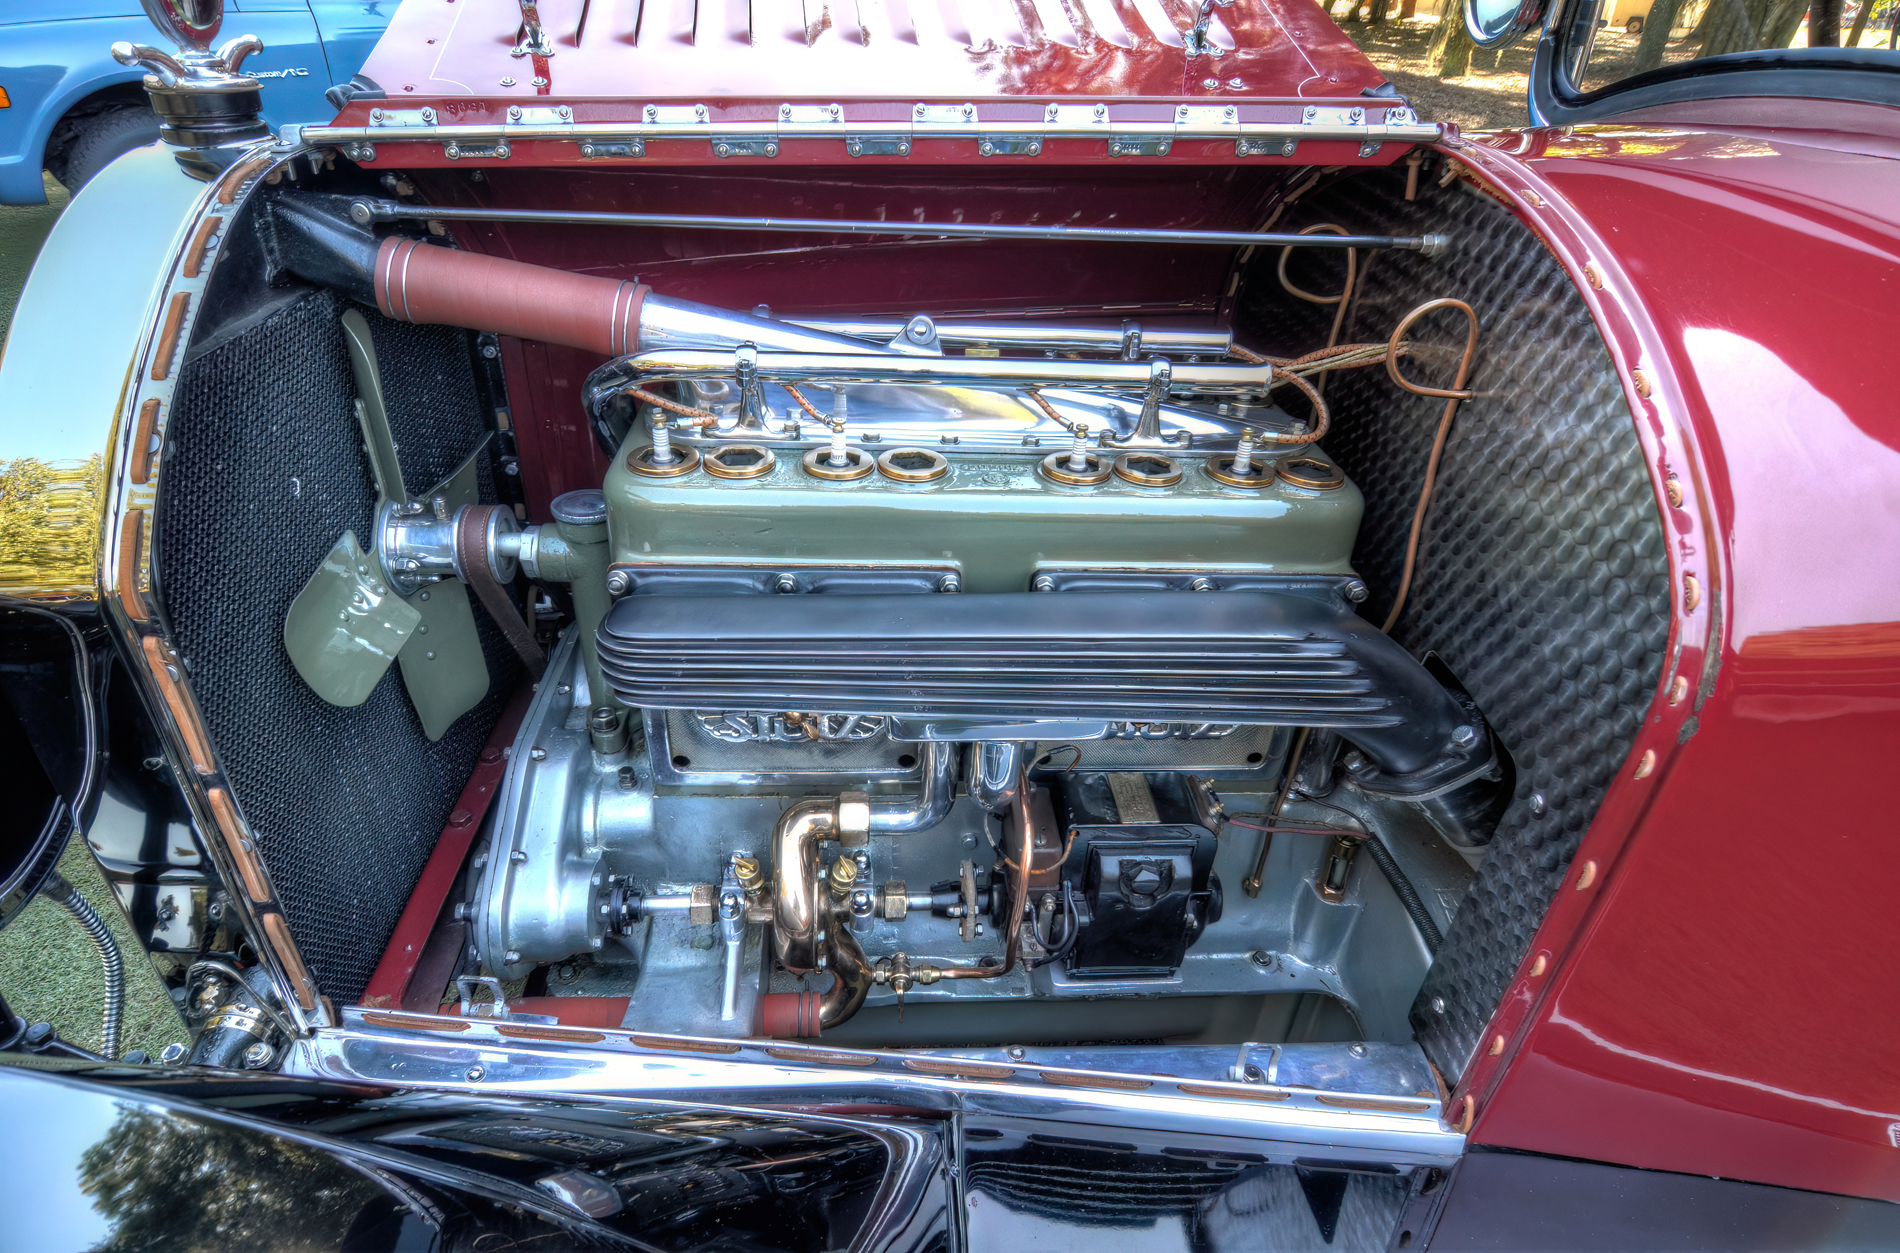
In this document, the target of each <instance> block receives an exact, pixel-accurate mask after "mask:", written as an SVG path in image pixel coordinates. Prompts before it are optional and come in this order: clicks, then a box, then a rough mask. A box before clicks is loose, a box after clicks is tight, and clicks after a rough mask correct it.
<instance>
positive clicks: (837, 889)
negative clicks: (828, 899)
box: [831, 854, 858, 901]
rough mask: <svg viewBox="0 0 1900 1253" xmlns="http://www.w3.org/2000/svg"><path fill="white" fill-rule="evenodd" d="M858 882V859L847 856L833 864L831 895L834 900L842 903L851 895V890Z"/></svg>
mask: <svg viewBox="0 0 1900 1253" xmlns="http://www.w3.org/2000/svg"><path fill="white" fill-rule="evenodd" d="M857 881H858V862H857V858H855V857H852V856H850V855H849V854H846V855H845V856H843V857H840V858H838V860H836V861H834V862H832V863H831V895H832V898H833V899H834V900H840V901H841V900H843V899H844V898H845V897H847V896H849V895H851V889H852V887H853V886H854V885H855V884H856V883H857Z"/></svg>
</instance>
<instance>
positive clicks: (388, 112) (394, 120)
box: [369, 108, 435, 126]
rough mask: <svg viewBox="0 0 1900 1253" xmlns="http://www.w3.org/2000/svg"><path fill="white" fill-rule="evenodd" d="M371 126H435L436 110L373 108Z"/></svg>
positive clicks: (370, 118)
mask: <svg viewBox="0 0 1900 1253" xmlns="http://www.w3.org/2000/svg"><path fill="white" fill-rule="evenodd" d="M369 124H370V125H371V126H434V125H435V110H434V109H430V108H421V109H371V110H370V111H369Z"/></svg>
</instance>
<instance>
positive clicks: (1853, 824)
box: [1463, 101, 1900, 1200]
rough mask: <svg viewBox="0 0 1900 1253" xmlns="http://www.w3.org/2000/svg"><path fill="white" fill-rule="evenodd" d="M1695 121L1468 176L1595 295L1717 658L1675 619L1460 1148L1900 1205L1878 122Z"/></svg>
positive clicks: (1899, 712)
mask: <svg viewBox="0 0 1900 1253" xmlns="http://www.w3.org/2000/svg"><path fill="white" fill-rule="evenodd" d="M1740 103H1743V104H1746V103H1749V102H1740ZM1718 109H1719V104H1704V105H1700V106H1697V107H1696V108H1695V110H1693V112H1692V114H1691V116H1685V117H1682V118H1680V120H1679V121H1678V122H1677V125H1676V126H1675V127H1672V128H1664V127H1661V126H1657V125H1653V124H1646V125H1644V126H1642V127H1641V128H1637V127H1591V128H1577V129H1576V130H1573V131H1568V132H1563V131H1558V132H1531V133H1527V134H1524V135H1521V136H1519V135H1504V136H1499V137H1497V138H1496V139H1495V140H1492V141H1488V142H1491V143H1496V144H1498V145H1500V146H1504V147H1509V148H1512V149H1515V150H1517V151H1518V152H1519V153H1520V154H1521V155H1522V157H1523V158H1524V159H1523V161H1522V163H1521V164H1520V163H1519V161H1517V160H1513V159H1510V158H1503V157H1500V156H1498V155H1497V154H1496V153H1481V154H1480V155H1479V156H1478V157H1477V161H1478V164H1479V165H1480V166H1481V167H1482V168H1484V169H1485V171H1486V173H1487V176H1489V177H1490V178H1492V179H1493V181H1494V182H1496V183H1497V184H1498V185H1499V186H1500V187H1504V188H1506V189H1507V191H1510V190H1517V191H1521V190H1523V189H1526V188H1528V189H1529V190H1531V191H1532V193H1533V195H1534V196H1535V197H1536V199H1537V200H1538V201H1541V202H1543V203H1541V204H1537V203H1532V202H1530V201H1527V200H1525V199H1524V198H1523V197H1522V196H1521V195H1516V196H1514V197H1512V198H1514V199H1516V200H1517V203H1518V205H1519V208H1520V212H1522V213H1524V214H1525V215H1526V217H1527V218H1529V219H1531V220H1533V221H1535V222H1537V223H1538V224H1539V225H1540V227H1541V228H1543V229H1546V231H1547V235H1549V236H1551V237H1553V243H1555V244H1556V245H1557V251H1558V252H1559V253H1560V255H1563V256H1564V257H1565V260H1566V262H1567V263H1569V264H1570V265H1571V266H1572V268H1573V270H1578V269H1581V268H1582V265H1583V264H1584V263H1586V262H1588V263H1590V264H1592V265H1593V266H1594V267H1595V269H1596V272H1597V274H1598V275H1599V277H1600V278H1601V279H1602V281H1603V289H1602V291H1601V292H1593V293H1590V294H1591V295H1592V297H1593V303H1596V304H1598V305H1599V310H1598V316H1599V319H1600V322H1601V324H1602V326H1603V329H1604V330H1605V332H1606V338H1608V339H1609V341H1610V343H1611V345H1612V349H1613V351H1614V352H1615V353H1616V355H1617V356H1618V359H1619V364H1621V365H1623V366H1625V368H1626V369H1627V368H1635V367H1640V368H1642V369H1643V370H1644V371H1645V372H1646V374H1647V376H1648V378H1647V382H1648V385H1649V389H1650V395H1649V397H1647V398H1644V397H1642V396H1640V395H1638V396H1636V397H1633V403H1634V405H1635V408H1636V411H1637V413H1638V416H1639V419H1640V420H1639V427H1640V428H1642V429H1643V430H1644V434H1645V437H1646V439H1648V440H1651V441H1654V443H1655V445H1656V452H1657V455H1658V456H1659V457H1662V458H1665V459H1667V461H1668V464H1669V467H1670V468H1671V469H1673V470H1675V471H1676V472H1677V473H1678V475H1679V476H1680V478H1681V480H1682V482H1683V485H1684V493H1685V499H1684V505H1683V507H1682V508H1680V509H1671V510H1669V511H1668V516H1669V517H1670V518H1671V520H1672V522H1675V523H1676V524H1677V529H1678V532H1679V535H1678V546H1677V552H1676V554H1675V556H1676V560H1677V562H1678V566H1679V571H1678V573H1679V575H1680V574H1682V573H1688V572H1697V573H1698V574H1699V583H1700V589H1701V597H1702V609H1701V611H1700V612H1703V613H1706V612H1707V611H1708V610H1709V609H1710V608H1711V607H1715V606H1717V605H1719V607H1720V610H1721V620H1720V622H1719V623H1716V624H1714V625H1715V626H1716V629H1717V631H1718V634H1719V637H1720V638H1719V639H1718V641H1717V644H1718V647H1719V648H1720V650H1721V651H1720V662H1719V666H1717V667H1705V666H1704V665H1703V663H1702V662H1701V660H1700V659H1699V658H1695V657H1692V656H1691V655H1690V653H1691V649H1692V648H1693V642H1694V636H1695V632H1694V630H1693V629H1692V628H1693V623H1691V622H1690V621H1688V620H1687V619H1684V620H1680V621H1679V622H1678V624H1677V644H1678V648H1679V650H1680V651H1679V653H1678V654H1677V655H1676V657H1675V658H1674V659H1673V660H1672V664H1671V666H1670V673H1669V674H1666V675H1665V680H1664V690H1665V692H1667V691H1668V690H1669V687H1670V684H1671V682H1672V678H1673V676H1674V675H1676V674H1680V675H1682V676H1683V677H1684V678H1685V679H1687V680H1688V688H1689V694H1688V697H1687V698H1686V699H1685V700H1684V701H1683V702H1682V703H1681V704H1680V705H1676V706H1673V707H1672V706H1670V705H1669V704H1668V702H1667V700H1666V699H1665V700H1661V701H1659V702H1658V704H1657V707H1656V710H1655V711H1654V712H1653V714H1652V717H1651V719H1650V723H1649V725H1648V726H1646V728H1645V730H1644V732H1643V733H1642V736H1641V738H1640V739H1639V741H1638V744H1637V746H1636V754H1635V762H1634V764H1633V767H1632V769H1630V770H1629V771H1626V773H1625V777H1624V778H1623V779H1622V780H1621V781H1619V782H1618V784H1617V785H1616V786H1615V787H1614V788H1613V789H1612V792H1611V795H1610V798H1609V800H1608V801H1607V802H1606V804H1605V806H1604V810H1603V812H1602V813H1601V814H1600V815H1599V818H1598V821H1597V823H1596V824H1595V825H1594V826H1593V828H1592V830H1591V832H1590V834H1589V836H1588V837H1587V838H1586V840H1585V842H1584V845H1583V847H1582V849H1581V851H1580V853H1579V856H1578V859H1577V861H1576V863H1574V864H1573V867H1572V870H1571V874H1570V877H1569V879H1568V881H1567V883H1566V886H1565V890H1564V891H1563V892H1561V893H1560V895H1559V899H1558V902H1557V903H1556V905H1555V906H1554V907H1553V909H1552V911H1551V915H1550V917H1549V918H1548V919H1547V921H1546V923H1545V926H1544V928H1543V930H1542V931H1541V932H1540V934H1539V936H1538V940H1537V943H1536V945H1535V946H1534V951H1535V953H1543V954H1548V955H1549V957H1550V959H1551V960H1550V962H1549V966H1548V969H1547V970H1546V972H1545V973H1544V974H1543V976H1542V977H1541V978H1535V977H1533V976H1532V973H1531V962H1532V961H1534V960H1535V957H1534V956H1533V957H1532V958H1531V959H1529V960H1527V963H1526V969H1525V970H1524V971H1523V972H1522V975H1521V977H1520V979H1519V981H1518V983H1517V984H1516V985H1514V987H1513V988H1512V990H1511V992H1510V993H1509V994H1508V995H1507V997H1506V1000H1505V1003H1504V1005H1503V1006H1502V1007H1501V1009H1500V1011H1499V1018H1498V1021H1497V1022H1496V1023H1495V1024H1494V1027H1495V1030H1496V1031H1497V1034H1498V1036H1499V1037H1500V1043H1501V1044H1502V1045H1503V1046H1504V1047H1503V1048H1502V1051H1501V1053H1500V1055H1498V1056H1496V1057H1490V1056H1485V1057H1483V1058H1482V1060H1481V1061H1480V1063H1479V1064H1478V1065H1476V1066H1474V1067H1473V1068H1472V1071H1471V1073H1470V1074H1469V1075H1467V1076H1466V1079H1465V1083H1464V1087H1463V1090H1464V1091H1467V1092H1470V1093H1471V1094H1472V1095H1473V1097H1474V1100H1475V1101H1476V1105H1477V1111H1478V1116H1477V1121H1476V1125H1475V1127H1474V1129H1473V1139H1474V1140H1475V1141H1477V1142H1479V1143H1486V1144H1497V1145H1505V1146H1510V1147H1515V1148H1525V1149H1532V1150H1536V1151H1540V1152H1546V1153H1558V1154H1564V1155H1570V1156H1576V1157H1585V1158H1595V1159H1600V1160H1607V1161H1614V1162H1624V1163H1630V1164H1633V1165H1638V1166H1646V1167H1653V1168H1658V1169H1665V1170H1675V1171H1683V1172H1690V1173H1698V1174H1710V1175H1723V1176H1729V1177H1734V1178H1742V1179H1748V1180H1755V1181H1759V1182H1766V1183H1775V1184H1783V1185H1788V1186H1793V1187H1802V1188H1811V1189H1816V1190H1822V1191H1831V1192H1845V1193H1854V1194H1859V1195H1866V1196H1876V1197H1883V1198H1888V1199H1896V1200H1900V1138H1897V1137H1900V1133H1897V1132H1896V1130H1895V1127H1896V1124H1900V998H1896V997H1895V996H1894V995H1893V981H1892V979H1891V977H1890V976H1889V974H1888V972H1887V969H1886V967H1887V964H1888V962H1889V960H1890V959H1889V957H1888V954H1889V953H1890V952H1891V950H1892V947H1893V937H1894V917H1895V912H1894V911H1895V902H1896V901H1897V900H1900V844H1896V842H1895V840H1894V838H1893V837H1894V835H1895V834H1896V833H1897V831H1900V823H1896V821H1895V819H1894V817H1893V800H1892V788H1891V786H1890V782H1889V780H1890V776H1891V764H1890V763H1891V759H1892V756H1893V753H1894V751H1895V749H1896V747H1900V559H1897V558H1896V556H1895V554H1896V551H1900V550H1897V549H1896V546H1895V540H1896V537H1897V536H1900V408H1897V407H1896V405H1895V402H1894V397H1895V396H1896V395H1900V353H1896V352H1895V351H1894V349H1893V346H1892V338H1893V335H1892V333H1893V328H1894V322H1895V318H1894V313H1895V310H1896V309H1900V163H1896V162H1895V161H1894V160H1892V159H1891V158H1889V157H1887V156H1885V155H1879V154H1881V153H1882V152H1883V150H1884V151H1892V147H1891V144H1892V139H1893V137H1894V136H1895V135H1896V134H1900V121H1897V120H1896V117H1895V114H1894V113H1893V112H1892V111H1889V110H1869V109H1866V108H1864V107H1860V106H1838V105H1836V106H1828V105H1825V104H1819V103H1810V102H1796V101H1777V102H1775V115H1776V116H1777V117H1778V118H1779V122H1778V123H1771V122H1770V121H1769V120H1768V118H1767V117H1766V116H1762V115H1761V113H1760V110H1759V109H1756V110H1752V111H1751V110H1749V109H1746V108H1744V109H1741V110H1739V111H1738V114H1737V116H1738V121H1739V122H1740V123H1741V128H1742V133H1739V134H1737V133H1726V132H1724V131H1722V130H1721V129H1719V128H1718V127H1716V126H1714V125H1713V124H1711V123H1710V122H1708V121H1707V120H1706V119H1708V118H1710V117H1711V116H1714V115H1716V114H1717V111H1718ZM1751 112H1752V113H1753V116H1751ZM1697 117H1699V118H1701V119H1704V120H1702V121H1695V120H1693V118H1697ZM1660 120H1662V119H1660V118H1658V117H1657V116H1656V115H1655V114H1651V115H1650V116H1649V117H1647V118H1645V122H1646V123H1654V122H1657V121H1660ZM1467 151H1469V150H1467ZM1571 218H1580V219H1582V221H1583V222H1584V223H1585V224H1586V227H1587V230H1586V233H1585V236H1584V237H1583V238H1581V239H1576V240H1568V239H1561V238H1558V237H1561V236H1563V235H1565V234H1567V232H1566V231H1564V230H1563V229H1561V228H1560V229H1558V230H1555V231H1552V230H1551V229H1550V228H1551V224H1552V223H1553V222H1558V223H1561V222H1562V221H1563V220H1565V219H1571ZM1590 236H1594V239H1591V238H1590ZM1598 249H1600V251H1599V250H1598ZM1586 282H1587V278H1586ZM1632 341H1634V342H1632ZM1632 347H1635V348H1637V349H1638V351H1636V352H1631V351H1630V349H1631V348H1632ZM1672 417H1673V422H1674V423H1676V424H1679V426H1678V429H1677V430H1676V431H1675V432H1673V433H1672V432H1671V431H1670V429H1669V426H1670V419H1671V418H1672ZM1672 445H1673V446H1672ZM1659 464H1661V463H1660V462H1659ZM1698 489H1699V490H1698ZM1698 515H1699V517H1698ZM1698 521H1699V523H1700V524H1701V527H1704V528H1707V530H1706V535H1705V536H1698V535H1697V534H1695V532H1696V531H1697V529H1698V527H1697V526H1695V525H1692V524H1693V523H1696V522H1698ZM1710 541H1713V542H1710ZM1678 607H1679V608H1680V607H1681V606H1680V604H1679V606H1678ZM1648 751H1654V752H1655V753H1656V754H1657V756H1656V759H1655V764H1654V767H1653V769H1652V770H1651V771H1650V772H1649V773H1648V774H1647V775H1646V777H1642V778H1638V777H1637V776H1638V775H1639V774H1640V773H1641V770H1640V761H1641V755H1642V754H1643V753H1645V752H1648ZM1586 863H1594V864H1595V866H1596V868H1597V870H1596V875H1595V878H1594V881H1593V883H1592V884H1591V885H1590V886H1588V887H1586V888H1583V889H1582V890H1578V888H1579V885H1580V884H1581V883H1582V882H1583V868H1584V866H1585V865H1586Z"/></svg>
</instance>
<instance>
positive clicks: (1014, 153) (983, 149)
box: [976, 135, 1042, 157]
mask: <svg viewBox="0 0 1900 1253" xmlns="http://www.w3.org/2000/svg"><path fill="white" fill-rule="evenodd" d="M976 152H977V155H978V156H982V157H1039V156H1041V155H1042V140H1041V139H1040V138H1024V137H1021V136H1017V135H984V136H982V137H981V138H979V139H978V140H977V141H976Z"/></svg>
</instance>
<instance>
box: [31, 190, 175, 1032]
mask: <svg viewBox="0 0 1900 1253" xmlns="http://www.w3.org/2000/svg"><path fill="white" fill-rule="evenodd" d="M46 199H47V201H48V202H49V203H47V204H43V205H0V339H4V338H5V336H6V332H7V327H8V326H10V325H11V324H12V322H13V306H14V305H15V304H16V303H17V302H18V301H19V299H20V288H21V287H22V286H23V285H24V284H25V283H26V276H27V272H28V271H29V270H31V269H32V268H33V259H34V258H35V257H37V256H38V255H39V251H40V245H41V244H42V243H44V242H45V241H46V235H47V232H49V231H51V230H52V229H53V223H54V222H55V221H57V220H58V218H59V215H60V211H61V210H63V209H64V208H65V207H66V200H67V196H66V189H65V188H64V187H61V186H60V185H59V184H58V183H56V182H54V181H53V180H52V178H51V177H48V178H47V179H46ZM74 295H75V298H76V299H84V298H85V296H84V293H75V294H74ZM7 421H8V419H7V416H6V415H4V414H0V431H4V430H5V427H6V424H7ZM0 451H4V445H3V444H0ZM59 869H60V873H61V874H63V875H65V876H66V878H67V880H68V881H70V882H71V883H72V884H73V886H74V887H77V888H78V889H79V891H80V894H81V895H83V896H84V897H85V898H86V899H87V900H89V901H91V902H92V907H93V908H94V909H96V910H98V911H99V916H100V917H102V918H104V919H105V920H106V925H107V926H108V927H110V928H112V934H113V935H114V936H116V937H118V941H119V949H120V951H121V953H122V954H123V955H124V958H125V1014H124V1017H123V1018H122V1019H121V1020H120V1021H121V1022H122V1023H123V1026H121V1028H120V1031H119V1047H120V1048H121V1049H122V1050H127V1051H129V1050H131V1049H144V1050H145V1051H146V1052H148V1053H150V1054H152V1055H153V1056H157V1054H158V1051H159V1050H160V1049H162V1048H164V1047H165V1046H166V1045H167V1044H170V1043H171V1042H172V1041H174V1040H184V1039H186V1038H187V1036H186V1034H185V1024H184V1021H183V1020H182V1019H180V1018H179V1016H178V1011H177V1009H176V1008H175V1007H174V1006H173V1005H172V1001H171V997H169V996H167V995H166V993H165V984H164V981H163V980H161V979H160V978H159V977H158V972H157V971H156V970H154V969H152V964H151V962H150V961H148V960H147V959H146V956H145V950H144V949H143V948H142V947H141V946H140V945H139V942H138V940H137V939H136V938H135V937H134V936H133V934H132V927H131V924H130V923H128V922H127V921H126V917H125V911H124V910H123V909H121V908H120V907H119V902H118V900H117V899H116V898H115V897H114V896H113V894H112V891H111V889H110V888H108V887H107V886H106V881H105V877H104V876H103V875H101V874H100V873H99V866H98V863H97V862H95V861H94V860H93V859H92V853H91V852H90V851H89V850H88V849H87V848H86V845H85V842H84V841H83V840H74V841H73V842H72V843H71V844H70V845H69V846H68V847H67V849H66V853H65V856H64V857H62V858H61V859H60V866H59ZM0 992H5V993H6V997H7V1000H8V1002H9V1003H11V1004H12V1006H13V1011H14V1012H15V1013H16V1014H19V1015H21V1016H22V1017H24V1018H25V1019H26V1020H27V1021H28V1022H50V1023H52V1024H53V1026H54V1028H55V1029H56V1030H57V1031H58V1032H59V1035H60V1038H61V1039H64V1040H70V1041H72V1042H73V1043H74V1044H77V1045H79V1046H80V1047H82V1048H88V1049H94V1050H97V1049H98V1047H99V1045H100V1039H99V1027H100V1014H101V1012H102V1011H103V1010H104V1008H105V981H104V978H103V976H102V974H101V972H100V968H99V954H98V950H96V949H94V948H93V946H92V941H91V940H89V939H87V938H86V933H85V932H84V931H82V930H80V927H79V924H78V922H76V921H74V919H73V916H72V915H71V914H69V913H67V912H66V911H65V910H64V909H61V908H60V907H59V906H58V905H55V904H53V902H51V901H49V900H47V899H46V898H45V897H41V898H39V899H38V900H35V901H33V902H31V903H30V904H28V905H27V907H26V908H25V909H23V910H21V911H20V913H19V915H18V916H17V917H15V918H14V919H13V921H12V922H11V923H9V924H8V925H7V927H6V929H5V930H3V931H0Z"/></svg>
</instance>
